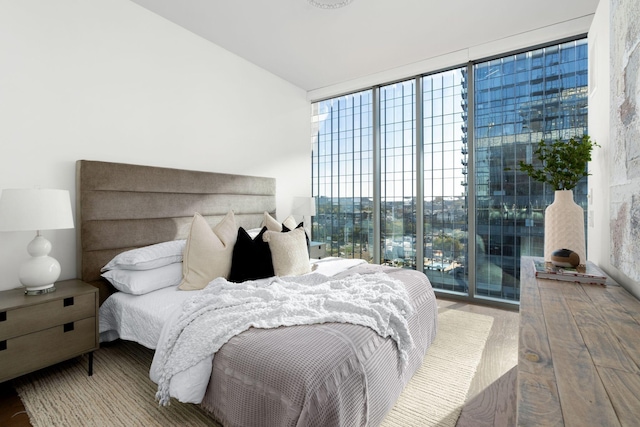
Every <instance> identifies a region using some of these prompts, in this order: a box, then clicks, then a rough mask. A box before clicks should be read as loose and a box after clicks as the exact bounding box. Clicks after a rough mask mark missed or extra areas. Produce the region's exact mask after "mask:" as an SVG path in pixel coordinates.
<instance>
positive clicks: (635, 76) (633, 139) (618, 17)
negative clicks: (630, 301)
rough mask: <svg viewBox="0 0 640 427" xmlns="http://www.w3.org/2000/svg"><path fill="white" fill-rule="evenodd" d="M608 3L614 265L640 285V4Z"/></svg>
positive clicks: (633, 1) (622, 0)
mask: <svg viewBox="0 0 640 427" xmlns="http://www.w3.org/2000/svg"><path fill="white" fill-rule="evenodd" d="M605 1H606V0H605ZM610 1H611V3H610V4H611V27H610V31H611V64H610V67H611V68H610V73H611V74H610V75H611V95H610V96H611V99H610V101H611V110H610V114H611V115H610V123H611V134H610V141H611V142H610V150H611V151H610V153H609V159H610V162H611V165H610V171H611V179H610V185H611V194H610V202H611V208H610V209H611V211H610V221H611V224H610V226H611V264H612V265H613V266H614V267H616V268H617V269H618V270H620V271H621V272H622V273H624V274H625V275H627V276H628V277H629V278H630V279H632V280H635V281H640V262H638V260H639V257H640V1H639V0H610Z"/></svg>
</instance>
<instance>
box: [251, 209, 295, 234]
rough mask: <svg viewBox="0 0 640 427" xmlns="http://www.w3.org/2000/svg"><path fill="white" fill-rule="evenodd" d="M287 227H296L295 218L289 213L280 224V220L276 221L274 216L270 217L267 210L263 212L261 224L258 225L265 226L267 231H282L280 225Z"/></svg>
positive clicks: (290, 228)
mask: <svg viewBox="0 0 640 427" xmlns="http://www.w3.org/2000/svg"><path fill="white" fill-rule="evenodd" d="M283 225H284V226H285V227H287V228H288V229H289V230H293V229H294V228H296V226H297V225H298V224H297V223H296V220H295V218H294V217H292V216H291V215H289V216H288V217H286V218H285V220H284V221H282V224H281V223H280V222H278V220H277V219H275V218H274V217H272V216H271V215H269V212H265V213H264V220H263V221H262V225H261V226H260V227H261V228H262V227H267V230H269V231H282V226H283Z"/></svg>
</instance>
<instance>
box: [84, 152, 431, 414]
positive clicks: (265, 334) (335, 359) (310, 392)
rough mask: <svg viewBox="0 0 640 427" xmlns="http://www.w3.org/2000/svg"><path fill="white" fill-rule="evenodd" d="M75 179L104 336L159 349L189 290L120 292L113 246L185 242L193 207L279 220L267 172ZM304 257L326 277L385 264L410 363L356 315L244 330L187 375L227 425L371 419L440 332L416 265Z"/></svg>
mask: <svg viewBox="0 0 640 427" xmlns="http://www.w3.org/2000/svg"><path fill="white" fill-rule="evenodd" d="M76 182H77V211H76V212H77V224H78V248H79V249H78V257H79V260H78V268H79V276H80V277H81V278H82V279H83V280H84V281H86V282H88V283H91V284H93V285H94V286H97V287H98V288H99V289H100V301H101V308H100V316H101V318H100V324H101V326H100V332H101V341H103V342H106V341H112V340H115V339H125V340H131V341H136V342H138V343H139V344H141V345H143V346H145V347H148V348H152V349H155V348H156V346H157V345H158V342H159V340H160V337H161V335H162V331H163V326H166V324H165V323H166V322H168V319H170V318H171V317H172V313H174V312H175V311H174V310H175V308H176V306H179V305H180V304H181V302H182V301H183V300H184V299H185V298H188V297H189V294H191V293H192V292H191V291H181V290H179V289H178V288H177V287H176V286H168V287H164V288H162V289H157V290H154V291H152V292H147V293H144V294H142V295H133V294H130V293H128V292H121V291H117V290H115V289H114V287H113V286H112V284H111V283H109V282H108V281H106V280H105V279H104V278H103V277H102V276H101V269H102V268H103V266H105V265H106V264H107V263H108V262H109V261H110V260H112V259H113V258H114V257H115V256H116V255H118V254H121V253H123V252H125V251H129V250H131V249H135V248H141V247H146V246H149V245H155V244H159V243H162V242H179V241H181V240H183V239H186V238H187V237H188V235H189V230H190V227H191V225H192V221H193V218H194V213H196V212H197V213H199V214H201V215H202V218H203V219H204V220H205V221H206V222H207V223H208V224H210V226H211V227H214V226H215V225H216V224H219V223H220V222H221V221H223V220H224V218H225V216H226V215H228V212H229V211H233V213H234V215H235V219H236V221H237V224H238V226H239V227H240V226H241V227H243V228H246V229H255V228H258V227H260V226H261V225H262V223H263V221H264V220H265V215H266V214H269V215H272V216H274V217H275V180H274V179H272V178H263V177H251V176H243V175H233V174H220V173H212V172H199V171H188V170H179V169H170V168H161V167H152V166H140V165H129V164H122V163H109V162H98V161H88V160H80V161H78V162H77V179H76ZM311 263H312V264H313V265H314V266H315V267H313V268H314V272H313V274H324V275H326V276H327V277H331V278H332V279H331V280H334V278H335V280H339V279H344V278H349V277H353V276H354V275H360V276H362V277H368V276H366V275H377V274H382V273H383V274H384V275H387V276H388V277H389V278H390V279H392V280H394V281H401V282H402V284H403V286H404V289H405V290H406V293H407V294H408V296H409V298H410V301H411V306H412V307H413V312H412V314H411V315H410V316H409V317H408V318H407V319H406V323H407V325H408V330H409V331H410V333H411V337H412V340H413V344H414V345H413V348H412V349H411V350H410V351H409V352H408V353H407V359H406V364H404V365H403V366H401V364H400V363H399V362H398V348H397V343H396V342H395V341H393V340H392V339H390V338H383V337H381V336H380V335H379V334H378V333H376V332H375V331H374V330H373V329H371V328H368V327H365V326H361V325H357V324H351V323H322V324H316V325H299V326H286V327H278V328H272V329H262V328H250V329H248V330H246V331H244V332H242V333H240V334H238V335H236V336H234V337H233V338H231V339H229V340H228V341H227V342H226V343H225V344H224V345H223V346H222V347H221V348H220V349H219V350H218V351H217V352H216V353H215V357H214V358H213V362H212V364H211V365H212V366H211V370H210V374H209V375H206V376H198V378H192V380H193V381H195V382H199V383H201V386H202V387H204V388H205V392H204V397H203V399H202V401H201V402H200V404H201V406H202V407H203V408H205V409H206V410H207V411H208V412H209V413H211V415H212V418H213V419H215V420H217V421H218V422H220V423H222V424H223V425H225V426H260V425H278V426H296V425H298V426H302V425H309V426H330V425H349V426H356V425H370V426H376V425H379V424H380V423H381V422H382V420H383V419H384V416H385V415H386V413H387V412H388V411H389V410H390V409H391V408H392V407H393V405H394V403H395V401H396V399H397V398H398V396H399V395H400V393H401V392H402V390H403V388H404V387H405V385H406V384H407V383H408V381H409V380H410V379H411V377H412V375H413V374H414V372H415V371H416V370H417V369H418V368H419V367H420V365H421V363H422V360H423V357H424V355H425V354H426V352H427V350H428V348H429V346H430V345H431V343H432V341H433V340H434V338H435V335H436V329H437V306H436V301H435V296H434V293H433V290H432V288H431V285H430V283H429V281H428V279H427V278H426V276H425V275H424V274H422V273H420V272H416V271H414V270H406V269H397V268H391V267H384V266H378V265H370V264H366V263H363V262H360V261H357V260H340V259H323V260H311ZM172 274H173V273H172ZM195 292H199V291H195ZM165 329H166V328H165ZM154 363H155V359H154ZM187 389H188V387H187ZM150 398H153V396H150ZM186 399H187V401H188V397H187V398H186ZM180 400H182V399H180Z"/></svg>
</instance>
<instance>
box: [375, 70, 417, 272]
mask: <svg viewBox="0 0 640 427" xmlns="http://www.w3.org/2000/svg"><path fill="white" fill-rule="evenodd" d="M415 100H416V94H415V82H414V81H413V80H409V81H405V82H401V83H395V84H392V85H388V86H383V87H381V88H380V176H381V180H380V242H381V251H380V252H381V256H382V258H383V259H382V260H381V261H382V262H383V263H385V264H389V265H395V266H398V267H411V268H415V266H416V216H415V214H416V208H415V206H416V173H415V171H416V161H415V156H416V138H415V126H416V117H415V110H416V108H415V105H416V101H415Z"/></svg>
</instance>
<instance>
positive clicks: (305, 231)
mask: <svg viewBox="0 0 640 427" xmlns="http://www.w3.org/2000/svg"><path fill="white" fill-rule="evenodd" d="M298 228H302V229H303V230H304V222H301V223H300V224H298V226H297V227H296V229H298ZM289 231H291V230H289V228H287V226H286V225H284V224H282V232H283V233H287V232H289ZM304 237H305V238H306V239H307V249H309V236H308V235H307V230H304Z"/></svg>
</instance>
